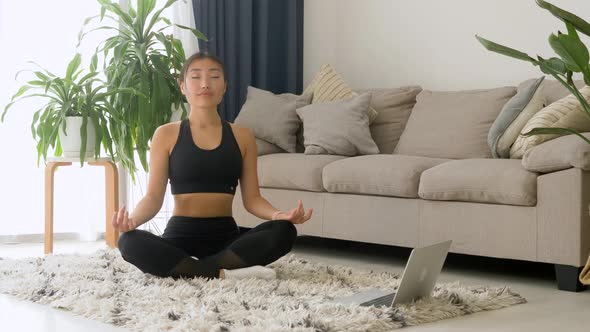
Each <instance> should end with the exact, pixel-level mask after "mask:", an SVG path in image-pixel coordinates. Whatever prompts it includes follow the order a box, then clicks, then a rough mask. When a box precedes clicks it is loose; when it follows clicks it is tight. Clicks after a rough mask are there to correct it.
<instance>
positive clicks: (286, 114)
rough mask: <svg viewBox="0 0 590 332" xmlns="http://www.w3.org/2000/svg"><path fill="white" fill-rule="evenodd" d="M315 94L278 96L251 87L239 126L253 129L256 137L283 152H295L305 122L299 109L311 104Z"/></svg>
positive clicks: (239, 115)
mask: <svg viewBox="0 0 590 332" xmlns="http://www.w3.org/2000/svg"><path fill="white" fill-rule="evenodd" d="M310 101H311V94H307V95H305V94H304V95H301V96H298V95H294V94H291V93H283V94H279V95H275V94H274V93H272V92H270V91H266V90H262V89H257V88H255V87H252V86H248V94H247V96H246V101H245V102H244V105H242V108H241V110H240V113H239V114H238V116H237V118H236V120H235V123H236V124H239V125H242V126H244V127H248V128H250V129H252V131H253V133H254V136H256V138H260V139H263V140H265V141H266V142H268V143H272V144H274V145H276V146H278V147H279V148H281V149H283V150H285V151H288V152H295V144H296V142H297V137H296V134H297V132H298V131H299V128H300V127H301V120H299V117H298V116H297V113H295V109H296V108H299V107H303V106H305V105H307V104H309V103H310Z"/></svg>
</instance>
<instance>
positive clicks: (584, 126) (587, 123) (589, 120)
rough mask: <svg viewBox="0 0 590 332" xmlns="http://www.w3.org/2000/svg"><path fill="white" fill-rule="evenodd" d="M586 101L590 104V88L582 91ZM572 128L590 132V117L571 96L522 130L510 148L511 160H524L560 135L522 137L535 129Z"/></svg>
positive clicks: (539, 113)
mask: <svg viewBox="0 0 590 332" xmlns="http://www.w3.org/2000/svg"><path fill="white" fill-rule="evenodd" d="M580 93H581V94H582V96H584V99H586V100H587V101H589V102H590V87H589V86H584V87H583V88H582V89H580ZM539 127H545V128H571V129H575V130H578V131H581V132H586V131H590V117H588V115H587V114H586V112H584V109H583V108H582V104H580V102H579V101H578V99H577V98H576V96H574V95H571V94H570V95H569V96H566V97H564V98H561V99H559V100H558V101H556V102H554V103H552V104H550V105H548V106H547V107H545V108H543V109H542V110H540V111H539V112H537V113H536V114H535V115H534V116H533V117H532V118H531V119H530V120H529V121H528V122H527V123H526V125H525V126H524V128H522V130H521V131H520V134H521V135H518V138H517V139H516V141H515V142H514V144H513V145H512V147H511V148H510V158H516V159H519V158H522V157H523V155H524V154H525V153H526V152H527V151H528V150H530V149H532V148H533V147H535V146H537V145H539V144H541V143H543V142H546V141H549V140H552V139H554V138H557V137H559V135H533V136H522V134H524V133H527V132H529V131H531V130H532V129H533V128H539Z"/></svg>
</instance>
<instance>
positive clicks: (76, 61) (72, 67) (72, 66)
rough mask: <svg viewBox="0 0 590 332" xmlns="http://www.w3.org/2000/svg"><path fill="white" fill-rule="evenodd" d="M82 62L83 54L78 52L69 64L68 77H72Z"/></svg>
mask: <svg viewBox="0 0 590 332" xmlns="http://www.w3.org/2000/svg"><path fill="white" fill-rule="evenodd" d="M81 62H82V56H81V55H80V53H76V55H74V58H73V59H72V60H71V61H70V63H69V64H68V69H67V70H66V77H65V78H66V79H72V75H73V74H74V72H75V71H76V70H77V69H78V67H80V63H81Z"/></svg>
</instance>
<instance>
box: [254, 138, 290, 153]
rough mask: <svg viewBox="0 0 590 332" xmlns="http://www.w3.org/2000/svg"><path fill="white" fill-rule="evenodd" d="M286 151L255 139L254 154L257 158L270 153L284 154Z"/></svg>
mask: <svg viewBox="0 0 590 332" xmlns="http://www.w3.org/2000/svg"><path fill="white" fill-rule="evenodd" d="M285 152H287V151H285V150H283V149H281V148H279V147H278V146H276V145H274V144H272V143H269V142H267V141H265V140H263V139H260V138H257V139H256V154H257V155H258V156H264V155H265V154H272V153H285Z"/></svg>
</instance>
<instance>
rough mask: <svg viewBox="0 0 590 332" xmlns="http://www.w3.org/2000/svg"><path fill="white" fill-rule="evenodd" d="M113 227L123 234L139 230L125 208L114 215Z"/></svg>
mask: <svg viewBox="0 0 590 332" xmlns="http://www.w3.org/2000/svg"><path fill="white" fill-rule="evenodd" d="M113 227H115V229H117V230H120V231H121V232H129V231H132V230H134V229H135V228H137V225H136V224H135V222H134V220H133V219H132V218H129V211H126V210H125V207H124V206H123V207H122V208H121V209H120V210H119V212H117V211H115V213H113Z"/></svg>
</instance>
